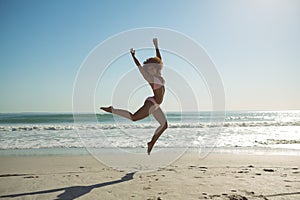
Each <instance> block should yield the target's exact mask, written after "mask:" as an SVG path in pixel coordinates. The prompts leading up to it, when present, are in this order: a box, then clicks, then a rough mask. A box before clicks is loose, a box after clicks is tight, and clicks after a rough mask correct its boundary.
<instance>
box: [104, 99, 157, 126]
mask: <svg viewBox="0 0 300 200" xmlns="http://www.w3.org/2000/svg"><path fill="white" fill-rule="evenodd" d="M152 107H153V103H152V102H150V101H145V103H144V105H143V106H142V107H141V108H139V109H138V110H137V111H136V112H135V113H134V114H132V113H131V112H129V111H127V110H122V109H115V108H113V107H108V108H110V110H111V113H113V114H116V115H119V116H121V117H125V118H127V119H129V120H132V121H138V120H141V119H144V118H145V117H147V116H149V115H150V114H151V113H152V109H153V108H152ZM101 109H102V110H104V111H107V110H108V109H107V108H101ZM107 112H109V111H107Z"/></svg>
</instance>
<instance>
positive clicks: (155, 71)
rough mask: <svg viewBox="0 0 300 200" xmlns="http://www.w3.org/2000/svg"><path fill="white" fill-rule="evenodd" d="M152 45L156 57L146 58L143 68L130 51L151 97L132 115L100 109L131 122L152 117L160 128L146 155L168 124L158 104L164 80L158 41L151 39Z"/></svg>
mask: <svg viewBox="0 0 300 200" xmlns="http://www.w3.org/2000/svg"><path fill="white" fill-rule="evenodd" d="M153 44H154V47H155V50H156V57H151V58H148V59H147V60H146V61H144V62H143V66H142V65H141V64H140V62H139V61H138V59H137V58H136V57H135V50H134V49H130V53H131V56H132V58H133V61H134V63H135V64H136V66H137V67H138V69H139V71H140V72H141V74H142V76H143V77H144V79H145V80H146V81H147V82H148V83H149V85H150V86H151V88H152V91H153V95H154V96H151V97H148V98H147V99H146V100H145V102H144V105H143V106H142V107H141V108H140V109H138V110H137V111H136V112H135V113H134V114H132V113H131V112H129V111H127V110H121V109H116V108H114V107H112V106H109V107H101V109H102V110H104V111H106V112H109V113H113V114H116V115H119V116H122V117H125V118H127V119H130V120H132V121H138V120H141V119H144V118H145V117H147V116H149V115H151V114H152V115H153V117H154V118H155V119H156V120H157V121H158V123H159V124H160V126H159V127H158V128H157V129H156V130H155V132H154V135H153V137H152V139H151V141H150V142H148V143H147V145H148V150H147V152H148V155H150V152H151V150H152V148H153V146H154V144H155V142H156V141H157V139H158V138H159V137H160V136H161V134H162V133H163V132H164V131H165V130H166V129H167V128H168V123H167V119H166V116H165V114H164V112H163V111H162V110H161V108H160V104H161V103H162V102H163V98H164V94H165V86H164V84H165V80H164V79H163V77H162V76H161V70H162V67H163V63H162V59H161V55H160V52H159V49H158V41H157V38H154V39H153Z"/></svg>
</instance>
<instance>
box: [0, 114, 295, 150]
mask: <svg viewBox="0 0 300 200" xmlns="http://www.w3.org/2000/svg"><path fill="white" fill-rule="evenodd" d="M167 119H168V124H169V128H168V129H167V130H166V132H165V133H163V135H162V136H161V137H160V139H159V140H158V142H157V143H156V145H155V149H160V148H175V149H176V148H191V149H199V148H200V149H204V148H214V149H216V150H222V151H229V150H230V151H232V150H234V151H245V150H247V151H256V152H260V151H264V152H288V153H289V154H296V155H300V111H226V112H225V116H224V118H220V115H218V114H216V113H213V112H168V113H167ZM216 121H218V123H216ZM220 124H221V125H220ZM157 127H158V123H157V122H156V121H155V120H154V118H153V117H151V116H150V117H148V118H146V119H144V120H141V121H138V122H131V121H129V120H127V119H123V118H121V117H118V116H114V115H111V114H86V113H81V114H76V115H73V114H72V113H1V114H0V155H36V154H43V155H44V154H47V155H59V154H74V155H78V154H85V153H86V152H87V151H86V149H91V148H92V149H99V150H101V149H102V150H107V149H112V150H113V149H116V148H117V149H132V150H134V151H139V150H141V151H145V148H146V146H147V145H146V144H147V142H148V141H150V139H151V137H152V135H153V133H154V131H155V129H156V128H157Z"/></svg>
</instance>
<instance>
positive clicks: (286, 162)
mask: <svg viewBox="0 0 300 200" xmlns="http://www.w3.org/2000/svg"><path fill="white" fill-rule="evenodd" d="M145 156H147V155H145ZM0 162H1V165H0V196H1V199H43V200H44V199H77V198H78V199H300V168H299V166H300V157H299V156H281V155H280V156H279V155H247V154H229V153H212V154H210V155H209V156H207V157H206V158H205V159H199V157H198V156H197V155H196V154H195V153H187V154H185V155H184V156H182V157H181V158H180V159H179V160H177V161H175V162H174V163H172V164H171V165H169V166H167V167H165V168H160V169H159V170H157V171H152V172H147V173H145V172H135V173H127V172H125V171H116V170H114V169H111V168H109V167H107V166H105V165H103V164H101V163H100V162H99V161H97V160H95V159H94V158H93V157H91V156H35V157H29V156H26V157H7V156H2V157H0Z"/></svg>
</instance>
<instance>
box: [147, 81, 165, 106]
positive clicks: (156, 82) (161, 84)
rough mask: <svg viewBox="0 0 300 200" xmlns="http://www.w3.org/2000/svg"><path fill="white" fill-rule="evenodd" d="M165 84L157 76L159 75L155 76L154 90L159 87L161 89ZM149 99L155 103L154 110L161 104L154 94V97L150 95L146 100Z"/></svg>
mask: <svg viewBox="0 0 300 200" xmlns="http://www.w3.org/2000/svg"><path fill="white" fill-rule="evenodd" d="M163 86H164V83H163V82H162V81H161V80H160V79H159V78H157V77H155V76H154V77H153V90H157V89H159V88H161V87H163ZM147 100H149V101H151V102H152V103H153V105H154V110H157V109H158V108H159V105H160V104H159V103H157V102H156V100H155V98H154V96H153V97H148V98H147V99H146V101H147Z"/></svg>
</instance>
